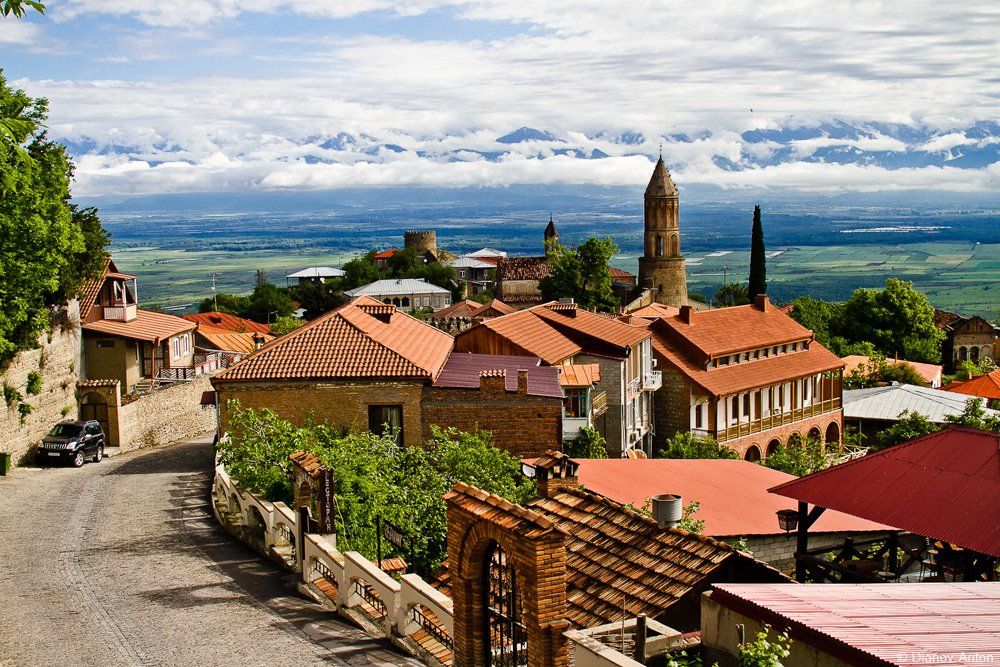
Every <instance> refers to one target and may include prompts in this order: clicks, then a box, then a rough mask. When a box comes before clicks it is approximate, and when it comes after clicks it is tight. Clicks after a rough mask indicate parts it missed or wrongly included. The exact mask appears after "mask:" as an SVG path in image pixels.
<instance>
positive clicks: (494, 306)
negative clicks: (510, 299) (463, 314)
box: [473, 299, 517, 317]
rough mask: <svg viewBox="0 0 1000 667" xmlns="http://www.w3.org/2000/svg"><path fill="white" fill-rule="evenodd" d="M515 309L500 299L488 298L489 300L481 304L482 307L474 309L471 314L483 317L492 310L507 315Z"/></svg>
mask: <svg viewBox="0 0 1000 667" xmlns="http://www.w3.org/2000/svg"><path fill="white" fill-rule="evenodd" d="M515 310H517V309H516V308H513V307H511V306H508V305H507V304H506V303H504V302H503V301H501V300H500V299H490V300H489V301H487V302H486V303H484V304H483V306H482V308H480V309H479V310H478V311H476V312H475V313H473V315H474V316H475V317H483V316H484V315H486V314H487V313H488V312H489V311H493V312H495V313H497V314H498V315H508V314H510V313H513V312H514V311H515Z"/></svg>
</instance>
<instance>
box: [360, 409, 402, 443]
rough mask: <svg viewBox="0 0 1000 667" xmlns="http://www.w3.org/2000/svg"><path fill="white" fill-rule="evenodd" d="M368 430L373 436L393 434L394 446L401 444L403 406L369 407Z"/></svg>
mask: <svg viewBox="0 0 1000 667" xmlns="http://www.w3.org/2000/svg"><path fill="white" fill-rule="evenodd" d="M368 430H369V431H371V432H372V433H374V434H375V435H386V434H394V436H395V437H394V440H395V442H396V444H397V445H401V444H403V406H402V405H369V406H368Z"/></svg>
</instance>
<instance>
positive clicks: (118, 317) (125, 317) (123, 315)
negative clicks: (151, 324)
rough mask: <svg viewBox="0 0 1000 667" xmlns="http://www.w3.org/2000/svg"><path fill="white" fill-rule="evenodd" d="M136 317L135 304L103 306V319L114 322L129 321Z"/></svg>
mask: <svg viewBox="0 0 1000 667" xmlns="http://www.w3.org/2000/svg"><path fill="white" fill-rule="evenodd" d="M135 317H136V305H135V304H134V303H129V304H125V305H121V306H104V319H106V320H115V321H116V322H131V321H132V320H134V319H135Z"/></svg>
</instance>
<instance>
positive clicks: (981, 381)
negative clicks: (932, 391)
mask: <svg viewBox="0 0 1000 667" xmlns="http://www.w3.org/2000/svg"><path fill="white" fill-rule="evenodd" d="M943 389H944V390H945V391H954V392H957V393H959V394H966V395H968V396H979V397H980V398H988V399H991V400H1000V370H995V371H993V372H992V373H988V374H986V375H980V376H979V377H974V378H972V379H971V380H966V381H965V382H952V383H951V384H949V385H948V386H947V387H943Z"/></svg>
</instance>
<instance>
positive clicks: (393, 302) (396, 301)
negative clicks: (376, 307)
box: [392, 296, 399, 306]
mask: <svg viewBox="0 0 1000 667" xmlns="http://www.w3.org/2000/svg"><path fill="white" fill-rule="evenodd" d="M392 305H394V306H398V305H399V297H398V296H397V297H395V298H394V299H393V300H392Z"/></svg>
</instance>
